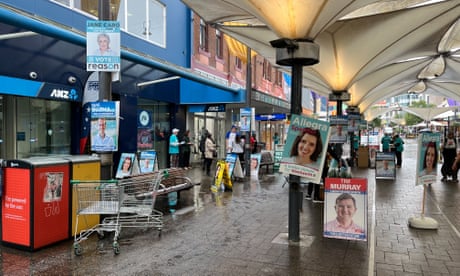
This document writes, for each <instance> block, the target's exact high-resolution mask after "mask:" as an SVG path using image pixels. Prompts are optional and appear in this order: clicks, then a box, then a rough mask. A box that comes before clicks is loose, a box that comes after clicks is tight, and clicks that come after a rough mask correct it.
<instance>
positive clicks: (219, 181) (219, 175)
mask: <svg viewBox="0 0 460 276" xmlns="http://www.w3.org/2000/svg"><path fill="white" fill-rule="evenodd" d="M222 188H223V190H225V189H228V190H231V189H232V188H233V184H232V180H231V178H230V174H229V172H228V168H227V163H226V162H225V161H224V160H218V161H217V164H216V173H215V174H214V185H211V191H213V192H217V191H219V189H221V190H222Z"/></svg>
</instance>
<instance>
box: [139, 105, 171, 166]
mask: <svg viewBox="0 0 460 276" xmlns="http://www.w3.org/2000/svg"><path fill="white" fill-rule="evenodd" d="M138 109H139V110H140V111H145V112H147V114H149V116H151V118H150V120H151V122H152V123H151V124H149V127H148V128H146V127H143V126H138V150H139V151H143V150H152V149H153V150H155V151H156V152H157V157H158V166H159V168H166V167H167V161H168V141H169V136H170V134H171V131H170V126H169V120H170V118H169V116H170V114H169V106H168V104H167V103H164V102H158V101H152V100H145V99H141V100H139V105H138ZM147 136H148V137H147ZM143 141H149V142H148V143H143Z"/></svg>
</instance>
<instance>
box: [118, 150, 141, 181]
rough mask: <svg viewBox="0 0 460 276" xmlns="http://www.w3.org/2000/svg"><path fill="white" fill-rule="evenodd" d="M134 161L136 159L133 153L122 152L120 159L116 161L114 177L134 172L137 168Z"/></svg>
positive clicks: (121, 176)
mask: <svg viewBox="0 0 460 276" xmlns="http://www.w3.org/2000/svg"><path fill="white" fill-rule="evenodd" d="M136 162H137V160H136V154H135V153H122V154H121V156H120V161H119V162H118V169H117V174H116V176H115V177H116V178H123V177H126V176H130V175H132V174H133V173H136V172H137V171H138V169H139V168H138V167H137V166H136V165H137V164H136Z"/></svg>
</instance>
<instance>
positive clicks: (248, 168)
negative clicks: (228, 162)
mask: <svg viewBox="0 0 460 276" xmlns="http://www.w3.org/2000/svg"><path fill="white" fill-rule="evenodd" d="M246 60H247V61H246V106H248V107H251V93H252V60H251V48H249V47H247V53H246ZM251 123H252V116H251V118H249V126H250V127H249V131H247V132H246V140H245V142H244V143H245V145H244V147H245V151H244V152H245V156H244V159H245V160H246V161H245V162H244V165H245V169H246V170H245V171H246V176H248V177H250V176H251V130H252V125H251Z"/></svg>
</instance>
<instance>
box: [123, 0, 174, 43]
mask: <svg viewBox="0 0 460 276" xmlns="http://www.w3.org/2000/svg"><path fill="white" fill-rule="evenodd" d="M142 4H143V5H142ZM118 21H120V24H121V28H122V29H124V30H126V31H127V32H129V33H131V34H134V35H137V36H139V37H142V38H144V39H146V40H148V41H151V42H153V43H155V44H157V45H158V46H162V47H166V7H165V6H164V5H163V4H162V3H160V2H158V1H155V0H138V1H127V0H122V1H121V2H120V11H119V13H118Z"/></svg>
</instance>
